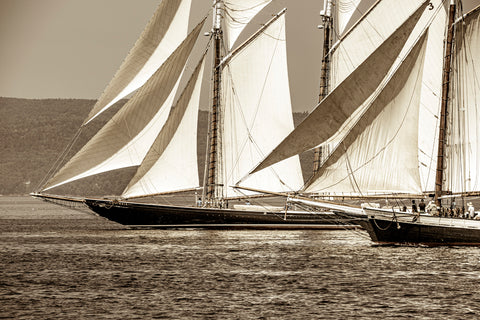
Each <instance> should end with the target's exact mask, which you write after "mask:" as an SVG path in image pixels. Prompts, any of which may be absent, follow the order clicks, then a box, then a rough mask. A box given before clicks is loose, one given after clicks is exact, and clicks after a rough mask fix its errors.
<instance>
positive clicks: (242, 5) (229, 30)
mask: <svg viewBox="0 0 480 320" xmlns="http://www.w3.org/2000/svg"><path fill="white" fill-rule="evenodd" d="M271 1H272V0H225V1H224V5H225V7H224V8H225V16H224V23H225V27H224V30H225V33H226V35H227V39H228V48H229V49H231V48H232V47H233V44H234V43H235V41H236V40H237V38H238V36H239V35H240V33H241V32H242V31H243V29H244V28H245V26H246V25H247V24H248V23H249V22H250V20H252V19H253V17H255V16H256V15H257V13H259V12H260V10H262V9H263V8H264V7H265V6H266V5H267V4H269V3H270V2H271Z"/></svg>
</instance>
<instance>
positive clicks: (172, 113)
mask: <svg viewBox="0 0 480 320" xmlns="http://www.w3.org/2000/svg"><path fill="white" fill-rule="evenodd" d="M206 53H207V52H206V51H205V52H204V54H203V55H202V56H201V58H200V60H199V62H198V63H197V66H196V67H195V69H194V71H193V73H192V74H191V75H190V78H189V79H188V82H187V83H186V84H185V86H184V88H183V89H182V92H181V94H180V97H179V98H178V99H177V100H176V102H175V103H174V104H173V105H172V107H171V109H170V112H169V115H168V118H167V120H166V121H165V125H164V127H162V129H161V130H160V132H159V133H158V135H157V138H156V139H155V140H154V141H153V144H152V145H151V146H150V149H149V150H148V153H147V155H148V154H149V153H150V152H154V153H155V154H156V155H157V156H158V157H157V159H156V160H155V163H156V162H157V161H158V160H159V158H160V156H161V155H162V154H163V153H164V152H165V149H158V148H157V146H156V144H155V142H156V140H157V139H158V137H159V135H160V134H161V133H162V132H163V130H164V128H166V126H167V123H171V122H169V120H170V119H171V118H172V117H173V116H175V115H177V114H178V112H176V111H175V110H177V108H179V106H178V104H179V103H180V101H181V100H182V99H183V98H184V97H185V95H186V94H187V93H188V92H187V90H186V89H187V88H188V87H189V86H190V85H191V84H192V82H193V81H195V82H196V81H198V77H201V75H200V74H198V75H197V77H195V79H194V77H193V75H194V74H195V73H197V72H199V69H200V68H201V66H202V64H203V62H204V58H205V56H206ZM191 90H192V91H191V92H190V94H191V93H193V90H194V89H193V88H192V89H191ZM191 98H192V96H190V98H189V99H188V101H186V102H185V103H186V104H187V106H188V104H189V103H190V101H191ZM186 111H187V107H185V110H184V111H183V116H184V115H185V113H186ZM197 112H198V111H197ZM183 116H182V117H181V118H180V119H179V120H178V123H177V124H176V125H175V128H173V127H169V128H171V129H172V130H173V131H174V132H173V133H172V136H171V137H172V138H173V136H174V135H175V133H176V132H177V130H178V128H179V126H180V123H181V121H182V119H183ZM167 128H168V127H167ZM145 159H146V157H145V158H144V160H145ZM144 160H143V161H144ZM143 161H142V164H143ZM153 166H154V165H152V166H150V168H149V169H148V170H147V171H145V172H144V173H143V174H142V175H141V176H140V178H139V179H142V180H144V181H145V179H144V178H145V177H146V176H147V173H148V172H149V171H150V170H151V169H152V168H153ZM137 174H138V171H137ZM137 174H136V175H137ZM148 183H149V184H150V185H151V188H148V189H143V184H141V186H142V190H143V191H144V192H145V193H147V194H148V193H155V192H158V191H155V192H151V190H156V188H155V183H154V182H153V177H148ZM145 184H147V182H146V181H145Z"/></svg>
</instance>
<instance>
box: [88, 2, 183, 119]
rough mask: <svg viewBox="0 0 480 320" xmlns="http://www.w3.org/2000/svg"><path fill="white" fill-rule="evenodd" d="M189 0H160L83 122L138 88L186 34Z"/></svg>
mask: <svg viewBox="0 0 480 320" xmlns="http://www.w3.org/2000/svg"><path fill="white" fill-rule="evenodd" d="M190 6H191V0H163V1H162V2H161V3H160V5H159V7H158V9H157V10H156V12H155V14H154V15H153V17H152V19H151V20H150V22H149V23H148V25H147V26H146V28H145V29H144V31H143V33H142V34H141V36H140V37H139V39H138V40H137V42H136V43H135V45H134V47H133V48H132V50H131V51H130V53H129V54H128V56H127V57H126V58H125V60H124V61H123V63H122V65H121V66H120V68H119V70H118V71H117V73H116V74H115V76H114V77H113V79H112V80H111V81H110V83H109V84H108V86H107V88H106V89H105V91H104V92H103V94H102V95H101V97H100V98H99V99H98V101H97V103H96V104H95V106H94V107H93V109H92V110H91V111H90V113H89V115H88V117H87V119H85V121H84V124H86V123H88V122H89V121H91V120H92V119H93V118H95V117H96V116H98V115H99V114H100V113H101V112H103V111H105V110H106V109H108V108H109V107H110V106H112V105H113V104H114V103H115V102H117V101H118V100H120V99H122V98H124V97H126V96H127V95H128V94H130V93H132V92H133V91H135V90H137V89H138V88H140V87H141V86H142V85H143V84H144V83H145V82H146V81H147V80H148V79H149V78H150V77H151V76H152V75H153V74H154V73H155V71H156V70H157V69H158V68H159V67H160V66H161V65H162V64H163V63H164V62H165V60H166V59H167V58H168V57H169V56H170V54H171V53H172V52H173V51H174V50H175V49H176V48H177V47H178V45H179V44H180V43H181V41H182V40H183V39H184V38H185V37H186V35H187V31H188V30H187V28H188V19H189V16H190V15H189V12H190Z"/></svg>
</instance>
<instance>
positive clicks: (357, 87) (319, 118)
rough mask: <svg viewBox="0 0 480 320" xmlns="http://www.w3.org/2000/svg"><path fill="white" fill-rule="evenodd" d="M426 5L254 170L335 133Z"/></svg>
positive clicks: (386, 65)
mask: <svg viewBox="0 0 480 320" xmlns="http://www.w3.org/2000/svg"><path fill="white" fill-rule="evenodd" d="M426 6H427V2H424V3H423V4H422V5H421V6H420V7H419V8H418V9H417V10H416V11H415V12H414V13H413V14H412V15H411V16H410V17H409V18H408V19H407V20H406V21H405V22H404V23H403V24H402V25H401V26H400V27H399V28H398V29H397V30H396V31H395V32H394V33H393V34H392V35H390V36H389V37H388V38H387V39H386V40H385V41H384V42H383V43H382V44H381V45H380V46H379V47H378V48H377V49H376V50H375V51H374V52H373V53H372V54H371V55H370V56H369V57H368V58H367V59H366V60H365V61H364V62H363V63H362V64H361V65H360V66H359V67H358V68H357V69H355V70H354V71H353V72H352V73H351V74H350V75H349V76H348V77H347V78H346V79H345V80H344V81H343V82H342V83H341V84H340V85H338V86H337V87H336V88H335V89H334V90H333V91H332V92H331V93H330V94H329V95H328V96H327V97H326V98H325V99H323V100H322V102H321V103H320V104H319V105H318V106H317V107H316V108H315V110H313V111H312V113H310V115H309V116H308V117H307V118H306V119H305V120H304V121H303V122H302V123H301V124H300V125H299V126H298V127H297V128H296V129H295V130H294V131H293V132H292V133H291V134H290V135H289V136H288V137H287V138H285V139H284V140H283V141H282V143H281V144H280V145H279V146H277V147H276V148H275V150H274V151H273V152H272V153H271V154H269V155H268V156H267V158H265V160H263V161H262V162H261V163H260V164H259V165H258V166H257V167H256V168H255V169H254V170H253V171H252V172H253V173H254V172H257V171H260V170H262V169H264V168H266V167H268V166H270V165H272V164H274V163H277V162H278V161H281V160H284V159H287V158H289V157H291V156H293V155H296V154H299V153H301V152H304V151H306V150H309V149H311V148H314V147H316V146H318V145H320V144H321V143H323V142H325V141H326V140H327V139H329V138H330V137H332V136H333V135H334V134H335V132H337V130H338V129H340V127H341V126H342V124H343V123H344V122H345V121H346V120H347V119H348V118H349V117H350V115H351V114H352V113H353V112H354V111H355V110H356V109H357V108H358V107H359V106H360V105H361V104H362V103H363V102H364V101H365V100H366V99H367V98H368V97H369V96H370V95H371V94H372V93H373V92H375V90H376V89H377V87H378V86H379V85H380V83H381V82H382V80H383V78H384V77H385V75H386V74H387V73H388V71H389V69H390V68H391V66H392V65H393V63H394V62H395V59H396V58H397V56H398V55H399V53H400V51H401V50H402V48H403V46H404V44H405V42H406V40H407V38H408V37H409V35H410V33H411V32H412V30H413V28H414V27H415V25H416V23H417V21H418V20H419V19H420V17H421V15H422V13H423V11H424V10H425V7H426Z"/></svg>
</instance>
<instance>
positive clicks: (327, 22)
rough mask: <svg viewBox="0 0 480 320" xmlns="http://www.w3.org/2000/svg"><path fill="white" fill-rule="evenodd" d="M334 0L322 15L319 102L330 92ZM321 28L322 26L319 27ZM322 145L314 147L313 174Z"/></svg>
mask: <svg viewBox="0 0 480 320" xmlns="http://www.w3.org/2000/svg"><path fill="white" fill-rule="evenodd" d="M331 8H332V0H327V1H325V6H324V9H323V10H322V12H320V15H321V16H322V21H323V25H322V26H321V27H322V28H323V55H322V69H321V74H320V92H319V95H318V102H320V101H322V100H323V98H325V97H326V96H327V94H328V79H329V71H330V70H329V68H330V55H329V51H330V40H331V39H330V35H331V28H332V23H333V19H332V17H331ZM319 28H320V27H319ZM322 151H325V150H323V148H322V147H317V148H315V149H314V153H313V174H314V175H315V174H316V173H317V172H318V170H319V169H320V164H321V161H322V156H323V155H322V153H323V152H322Z"/></svg>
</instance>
